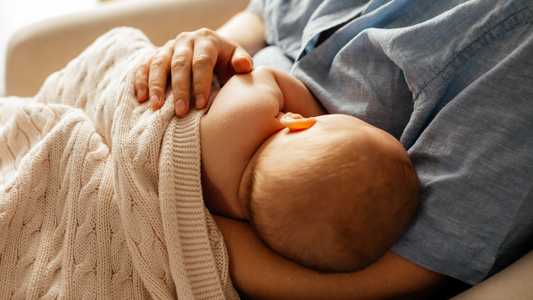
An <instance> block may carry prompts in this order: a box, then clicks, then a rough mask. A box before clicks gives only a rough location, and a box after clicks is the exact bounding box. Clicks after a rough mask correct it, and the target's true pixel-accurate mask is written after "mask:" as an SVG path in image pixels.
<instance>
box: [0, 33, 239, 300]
mask: <svg viewBox="0 0 533 300" xmlns="http://www.w3.org/2000/svg"><path fill="white" fill-rule="evenodd" d="M151 49H153V46H152V45H151V44H150V42H149V41H148V39H147V38H146V37H145V36H144V35H143V34H142V33H141V32H139V31H137V30H134V29H129V28H120V29H115V30H112V31H110V32H109V33H107V34H105V35H104V36H102V37H100V38H99V39H98V40H97V41H96V42H95V43H94V44H93V45H92V46H90V47H89V48H87V50H85V51H84V52H83V53H82V54H81V55H80V56H79V57H78V58H76V59H75V60H73V61H72V62H71V63H70V64H69V65H68V66H67V67H66V68H65V69H63V70H62V71H60V72H57V73H55V74H53V75H51V76H50V77H49V78H48V79H47V81H46V83H45V84H44V86H43V87H42V89H41V91H40V92H39V94H38V95H37V96H36V97H33V98H25V99H22V98H15V97H11V98H0V299H37V298H40V299H56V298H59V299H150V298H154V299H175V298H178V299H238V296H237V294H236V292H235V290H234V289H233V286H232V284H231V281H230V278H229V275H228V255H227V252H226V248H225V245H224V242H223V239H222V235H221V233H220V232H219V230H218V228H217V227H216V224H215V222H214V220H213V219H212V217H211V215H210V214H209V212H208V211H207V210H206V209H205V207H204V205H203V198H202V189H201V181H200V175H201V174H200V158H201V156H200V139H199V122H200V117H201V116H202V114H203V113H204V111H203V110H202V111H197V110H192V111H191V112H190V113H189V114H188V115H187V116H185V117H183V118H179V117H176V116H175V115H174V114H173V113H172V109H173V108H172V102H173V101H172V95H171V93H170V94H168V97H169V99H168V100H167V102H166V104H165V105H164V107H163V108H162V109H161V110H159V111H157V112H155V113H154V112H151V110H150V109H149V106H148V103H144V104H140V103H138V102H137V100H136V97H135V93H134V89H133V72H134V69H135V66H136V63H137V62H138V61H139V59H140V58H141V57H142V55H143V54H144V53H146V51H149V50H151Z"/></svg>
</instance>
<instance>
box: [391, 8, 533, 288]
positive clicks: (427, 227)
mask: <svg viewBox="0 0 533 300" xmlns="http://www.w3.org/2000/svg"><path fill="white" fill-rule="evenodd" d="M531 13H532V11H531V9H530V8H527V9H517V10H516V11H515V13H513V14H510V15H509V16H508V17H506V18H502V19H501V20H500V22H499V23H498V24H496V25H495V26H492V27H484V26H483V27H480V28H484V29H485V30H484V31H481V32H480V34H479V35H478V36H477V38H476V39H472V40H471V41H470V42H469V43H468V44H465V45H464V46H463V48H462V50H461V51H458V52H456V53H454V52H451V54H450V56H449V57H450V58H451V59H450V60H449V62H447V63H446V64H444V68H443V69H441V70H438V69H437V70H438V73H437V76H435V77H434V78H430V80H427V81H425V82H424V84H423V85H422V86H421V89H420V96H419V99H421V100H422V99H423V101H419V102H417V103H416V104H415V108H414V111H413V115H412V120H418V123H419V124H418V125H417V126H414V125H415V124H414V123H411V124H410V125H413V127H411V128H409V125H408V128H406V131H405V132H404V134H405V136H404V138H405V139H404V144H408V145H410V148H409V151H408V152H409V156H410V157H411V160H412V162H413V164H414V166H415V168H416V170H417V172H418V174H419V178H420V181H421V185H422V192H421V202H420V206H419V209H418V212H417V215H416V218H415V221H414V223H413V225H412V226H411V228H410V229H409V230H408V231H407V232H406V233H405V234H404V236H402V237H401V239H400V240H399V241H398V242H397V243H396V245H395V246H394V247H393V248H392V251H394V252H396V253H397V254H399V255H400V256H402V257H404V258H406V259H408V260H410V261H412V262H414V263H416V264H418V265H420V266H422V267H425V268H427V269H429V270H433V271H436V272H439V273H443V274H447V275H449V276H452V277H455V278H458V279H460V280H462V281H464V282H467V283H469V284H477V283H479V282H480V281H482V280H483V279H485V278H487V277H488V276H491V275H492V274H494V273H496V272H498V271H500V270H502V269H503V268H505V267H506V266H508V265H509V264H511V263H512V262H514V261H515V260H517V259H518V258H520V257H521V256H522V255H524V254H525V253H527V252H528V251H530V250H531V249H532V242H531V241H532V238H533V218H531V215H533V191H532V186H533V156H532V153H533V139H532V138H531V133H532V132H533V103H532V99H533V85H532V84H531V83H532V82H533V56H532V55H531V53H533V35H532V32H533V26H532V24H531V22H530V21H526V20H531ZM450 66H451V67H450ZM447 68H448V69H447ZM409 76H410V74H408V73H406V77H407V78H409ZM415 96H416V95H415ZM415 123H416V122H415ZM415 127H416V128H417V129H416V131H417V132H418V133H416V134H414V131H411V133H410V134H411V135H410V134H409V132H410V130H411V129H414V128H415ZM409 135H410V136H411V138H409ZM414 137H416V139H415V138H414Z"/></svg>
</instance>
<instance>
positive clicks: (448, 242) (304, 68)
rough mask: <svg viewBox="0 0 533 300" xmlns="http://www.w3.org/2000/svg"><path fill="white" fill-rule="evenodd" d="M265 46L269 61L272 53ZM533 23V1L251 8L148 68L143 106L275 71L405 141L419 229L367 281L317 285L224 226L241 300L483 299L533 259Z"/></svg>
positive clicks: (144, 68)
mask: <svg viewBox="0 0 533 300" xmlns="http://www.w3.org/2000/svg"><path fill="white" fill-rule="evenodd" d="M267 45H268V46H267ZM531 53H533V9H532V8H531V5H530V3H529V1H525V0H524V1H520V0H511V1H508V0H486V1H480V0H474V1H463V0H458V1H452V2H449V1H448V2H442V3H441V2H435V1H424V0H412V1H406V0H390V1H385V0H371V1H369V2H367V1H363V0H361V1H333V0H331V1H329V0H326V1H324V2H322V1H276V0H272V1H252V2H251V4H250V6H249V7H248V10H247V11H245V12H242V13H240V14H238V15H236V16H235V17H234V18H233V19H231V20H230V21H229V22H228V23H227V24H226V25H224V26H223V27H222V28H220V29H219V30H218V31H217V32H213V31H211V30H207V29H201V30H198V31H195V32H190V33H182V34H180V35H178V36H177V38H176V39H174V40H171V41H169V42H168V43H167V44H166V45H165V46H163V47H162V48H160V49H159V50H158V51H157V52H156V53H154V54H153V55H151V56H149V57H146V59H145V61H144V62H143V63H142V64H141V65H140V67H139V68H138V71H137V74H136V89H137V96H138V98H139V101H146V100H148V99H150V103H151V106H152V108H153V109H154V110H155V109H158V108H159V107H161V106H162V103H163V101H164V90H165V86H166V83H167V77H168V76H169V75H170V76H171V83H172V87H173V92H174V99H179V100H177V101H176V103H175V108H176V113H177V114H178V115H184V114H186V113H187V111H188V110H189V106H190V101H189V99H190V91H191V87H192V91H193V94H194V95H193V96H194V99H196V101H195V105H196V106H197V107H199V108H201V107H203V106H205V105H206V101H205V99H207V95H208V94H209V86H210V85H209V83H210V81H211V73H212V70H213V69H214V70H215V72H216V73H217V74H218V76H219V77H220V78H222V79H223V80H225V79H227V78H229V77H230V76H232V75H233V74H236V73H245V72H249V71H250V70H251V69H252V65H253V63H252V60H251V55H254V63H255V64H256V65H260V64H268V65H272V66H275V67H278V68H280V69H283V70H285V71H287V72H290V73H291V74H292V75H293V76H295V77H297V78H298V79H300V80H301V81H302V82H304V83H305V84H306V86H307V87H308V88H309V90H310V91H311V92H312V93H313V94H314V95H315V96H316V98H317V99H318V100H319V101H320V102H321V103H322V104H323V106H324V107H325V108H326V109H327V111H328V112H330V113H345V114H350V115H352V116H355V117H358V118H360V119H363V120H364V121H366V122H369V123H371V124H373V125H375V126H377V127H379V128H381V129H384V130H386V131H388V132H389V133H391V134H392V135H393V136H395V137H396V138H398V139H399V140H400V142H401V143H402V144H403V145H404V147H405V148H406V149H407V150H408V152H409V155H410V157H411V160H412V162H413V164H414V165H415V167H416V169H417V172H418V174H419V177H420V179H421V183H422V194H421V205H420V207H419V210H418V213H417V217H416V219H415V222H414V223H413V225H412V227H411V228H410V230H409V231H408V232H407V233H406V234H405V235H404V236H403V237H402V238H401V239H400V240H399V241H398V242H397V244H396V245H395V246H394V247H393V248H391V250H390V251H389V252H388V253H387V254H386V255H385V256H384V257H383V258H382V259H381V260H379V261H378V262H376V263H375V264H373V265H371V266H370V267H368V268H366V269H365V270H362V271H360V272H356V273H350V274H319V273H316V272H313V271H310V270H307V269H304V268H302V267H300V266H298V265H295V264H293V263H291V262H288V261H286V260H284V259H283V258H281V257H279V256H277V255H275V254H274V253H272V252H271V251H269V250H268V249H267V248H266V247H265V246H263V244H262V243H261V242H260V241H259V240H258V238H257V237H256V236H255V234H254V232H253V230H252V229H251V228H250V226H249V225H248V224H246V223H241V222H238V221H233V220H230V219H226V218H222V217H218V218H216V220H217V222H218V224H219V227H220V229H221V231H222V233H223V234H224V238H225V240H226V243H227V247H228V251H229V253H230V257H231V260H230V263H231V266H230V271H231V276H232V279H233V282H234V284H235V286H236V288H237V289H238V290H239V291H240V292H241V294H242V295H248V296H251V297H252V298H258V299H259V298H265V299H277V298H280V299H281V298H285V299H351V298H353V299H382V298H393V297H402V296H403V297H405V298H406V299H417V298H426V297H428V296H430V295H432V294H434V293H435V292H436V291H438V290H439V289H441V288H442V287H444V286H446V285H447V284H449V283H450V282H452V281H454V280H460V281H462V282H465V283H468V284H477V283H479V282H480V281H482V280H483V279H485V278H487V277H489V276H491V275H493V274H494V273H496V272H498V271H500V270H501V269H503V268H504V267H506V266H507V265H509V264H510V263H512V262H513V261H514V260H516V259H518V258H519V257H520V256H522V255H523V254H524V253H526V252H527V251H529V250H531V242H528V240H531V237H532V235H533V219H532V218H530V217H528V216H531V214H532V213H533V193H532V192H531V186H532V184H533V158H532V156H531V153H533V139H531V137H530V132H531V130H532V129H533V105H531V99H533V84H531V83H532V82H533V80H532V79H533V75H532V74H533V56H532V55H531Z"/></svg>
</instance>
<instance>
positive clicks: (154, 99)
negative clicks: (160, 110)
mask: <svg viewBox="0 0 533 300" xmlns="http://www.w3.org/2000/svg"><path fill="white" fill-rule="evenodd" d="M157 104H159V98H158V97H157V96H156V95H152V98H150V106H151V107H152V108H153V107H154V106H155V105H157Z"/></svg>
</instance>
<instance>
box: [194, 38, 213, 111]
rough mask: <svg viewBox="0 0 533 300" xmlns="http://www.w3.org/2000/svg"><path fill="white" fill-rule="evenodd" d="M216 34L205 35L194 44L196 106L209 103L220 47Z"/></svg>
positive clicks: (199, 106) (199, 107)
mask: <svg viewBox="0 0 533 300" xmlns="http://www.w3.org/2000/svg"><path fill="white" fill-rule="evenodd" d="M217 44H218V42H217V41H216V40H215V36H204V37H203V38H201V39H198V40H197V41H196V43H195V45H194V55H193V59H192V82H193V92H194V98H195V104H196V108H198V109H202V108H204V107H205V106H206V105H207V100H208V99H209V94H210V93H211V82H212V78H213V68H214V67H215V64H216V61H217V56H218V47H216V46H217Z"/></svg>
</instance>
